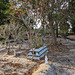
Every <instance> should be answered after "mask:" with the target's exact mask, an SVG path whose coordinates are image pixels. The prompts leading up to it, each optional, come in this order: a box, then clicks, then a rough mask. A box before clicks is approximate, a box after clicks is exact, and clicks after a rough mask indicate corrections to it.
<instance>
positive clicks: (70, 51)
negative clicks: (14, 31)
mask: <svg viewBox="0 0 75 75" xmlns="http://www.w3.org/2000/svg"><path fill="white" fill-rule="evenodd" d="M57 41H58V45H56V46H54V45H48V51H49V52H48V54H47V57H48V64H45V63H42V64H40V65H39V66H38V68H36V70H35V71H34V73H33V74H32V75H75V41H73V40H69V39H64V38H58V39H57ZM4 47H5V46H0V75H24V73H25V72H27V71H28V70H29V69H30V68H31V67H33V66H34V65H35V64H37V62H34V61H31V60H28V59H27V54H28V52H29V49H24V48H23V47H22V48H21V49H19V46H15V47H14V48H13V49H12V48H11V52H10V54H9V55H7V54H6V53H7V50H6V49H5V48H4ZM14 50H16V56H14ZM42 61H44V58H43V60H42Z"/></svg>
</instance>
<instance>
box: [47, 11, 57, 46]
mask: <svg viewBox="0 0 75 75" xmlns="http://www.w3.org/2000/svg"><path fill="white" fill-rule="evenodd" d="M48 19H49V24H50V31H51V37H52V42H53V44H55V45H56V37H55V33H54V30H53V20H52V11H50V12H49V14H48Z"/></svg>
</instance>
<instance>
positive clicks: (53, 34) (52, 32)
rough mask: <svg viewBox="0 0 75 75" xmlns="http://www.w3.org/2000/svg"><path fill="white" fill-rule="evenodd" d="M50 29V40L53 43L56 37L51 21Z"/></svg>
mask: <svg viewBox="0 0 75 75" xmlns="http://www.w3.org/2000/svg"><path fill="white" fill-rule="evenodd" d="M50 30H51V37H52V42H53V44H56V37H55V33H54V30H53V23H52V22H51V23H50Z"/></svg>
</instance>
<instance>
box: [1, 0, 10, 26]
mask: <svg viewBox="0 0 75 75" xmlns="http://www.w3.org/2000/svg"><path fill="white" fill-rule="evenodd" d="M8 8H9V0H0V25H2V24H4V23H5V22H6V19H7V17H8V13H7V10H8Z"/></svg>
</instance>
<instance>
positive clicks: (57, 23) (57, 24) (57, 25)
mask: <svg viewBox="0 0 75 75" xmlns="http://www.w3.org/2000/svg"><path fill="white" fill-rule="evenodd" d="M56 38H58V23H57V22H56Z"/></svg>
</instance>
